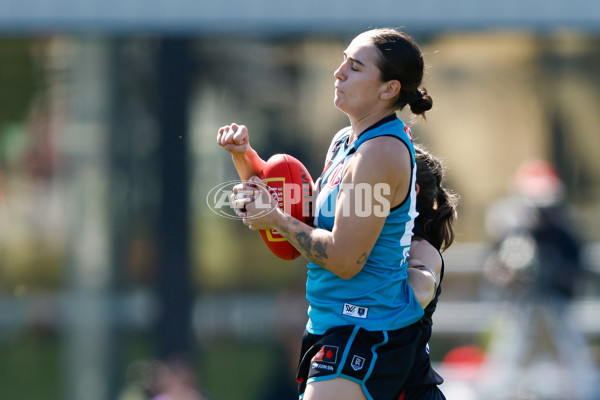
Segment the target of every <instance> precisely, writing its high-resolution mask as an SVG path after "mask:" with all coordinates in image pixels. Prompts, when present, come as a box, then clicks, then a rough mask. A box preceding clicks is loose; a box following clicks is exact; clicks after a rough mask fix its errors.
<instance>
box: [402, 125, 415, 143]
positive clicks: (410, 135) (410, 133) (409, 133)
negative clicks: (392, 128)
mask: <svg viewBox="0 0 600 400" xmlns="http://www.w3.org/2000/svg"><path fill="white" fill-rule="evenodd" d="M404 133H406V134H407V135H408V138H409V139H410V142H411V143H412V142H413V136H412V132H411V130H410V128H409V127H408V126H406V125H404Z"/></svg>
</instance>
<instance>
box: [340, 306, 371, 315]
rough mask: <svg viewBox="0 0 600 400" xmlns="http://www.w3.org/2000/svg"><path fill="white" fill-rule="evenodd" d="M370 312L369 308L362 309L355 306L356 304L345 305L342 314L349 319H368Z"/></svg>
mask: <svg viewBox="0 0 600 400" xmlns="http://www.w3.org/2000/svg"><path fill="white" fill-rule="evenodd" d="M368 312H369V309H368V308H367V307H360V306H355V305H354V304H350V303H344V310H343V311H342V314H343V315H347V316H349V317H354V318H363V319H366V318H367V313H368Z"/></svg>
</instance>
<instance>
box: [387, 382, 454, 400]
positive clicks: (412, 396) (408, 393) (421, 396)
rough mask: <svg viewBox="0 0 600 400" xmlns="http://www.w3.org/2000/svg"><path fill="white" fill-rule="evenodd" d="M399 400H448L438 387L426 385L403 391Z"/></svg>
mask: <svg viewBox="0 0 600 400" xmlns="http://www.w3.org/2000/svg"><path fill="white" fill-rule="evenodd" d="M398 400H446V397H445V396H444V393H442V391H441V390H440V388H439V387H438V386H437V385H426V386H421V387H415V388H410V389H406V390H403V391H402V393H401V394H400V397H399V398H398Z"/></svg>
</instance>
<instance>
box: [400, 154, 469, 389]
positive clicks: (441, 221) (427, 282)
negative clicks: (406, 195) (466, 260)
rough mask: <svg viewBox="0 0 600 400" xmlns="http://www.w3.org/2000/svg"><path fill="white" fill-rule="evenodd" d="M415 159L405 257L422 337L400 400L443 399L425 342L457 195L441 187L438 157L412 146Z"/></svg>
mask: <svg viewBox="0 0 600 400" xmlns="http://www.w3.org/2000/svg"><path fill="white" fill-rule="evenodd" d="M415 158H416V160H417V211H419V216H418V217H417V219H416V221H415V227H414V229H413V233H414V236H413V238H412V243H411V247H410V257H409V259H408V283H409V284H410V286H411V288H412V289H413V292H414V293H415V296H416V297H417V299H418V300H419V303H420V304H421V306H422V307H423V308H424V310H425V315H423V318H421V329H422V332H423V334H422V336H421V338H420V340H419V343H420V345H419V347H418V349H417V353H416V356H415V360H414V363H413V366H412V368H411V371H410V374H409V375H408V378H407V379H406V382H405V384H404V390H403V392H402V394H401V395H400V398H399V400H444V399H445V396H444V394H443V393H442V391H441V390H440V389H439V387H438V385H441V384H442V383H443V382H444V380H443V379H442V377H441V376H440V375H438V374H437V373H436V372H435V371H434V370H433V368H432V366H431V359H430V357H429V346H428V342H429V339H430V338H431V333H432V326H433V313H434V312H435V309H436V306H437V302H438V299H439V296H440V294H441V292H442V288H441V284H442V280H443V279H444V259H443V258H442V255H441V252H443V251H445V250H446V249H447V248H448V247H450V245H451V244H452V243H453V241H454V228H453V223H454V221H455V220H456V215H457V214H456V207H457V203H458V196H457V195H456V194H454V193H453V192H451V191H450V190H448V189H447V188H445V187H444V186H443V179H444V167H443V165H442V163H441V161H440V160H439V159H437V158H436V157H434V156H433V155H432V154H431V153H429V152H427V151H426V150H425V149H424V148H423V147H421V146H417V145H415Z"/></svg>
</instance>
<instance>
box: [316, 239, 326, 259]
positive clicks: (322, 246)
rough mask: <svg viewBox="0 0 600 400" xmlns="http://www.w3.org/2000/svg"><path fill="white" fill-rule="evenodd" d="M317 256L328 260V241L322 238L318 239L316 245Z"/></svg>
mask: <svg viewBox="0 0 600 400" xmlns="http://www.w3.org/2000/svg"><path fill="white" fill-rule="evenodd" d="M314 251H315V257H316V258H317V259H319V260H321V261H325V260H327V258H329V256H328V255H327V243H325V242H324V241H322V240H317V241H316V242H315V245H314Z"/></svg>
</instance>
